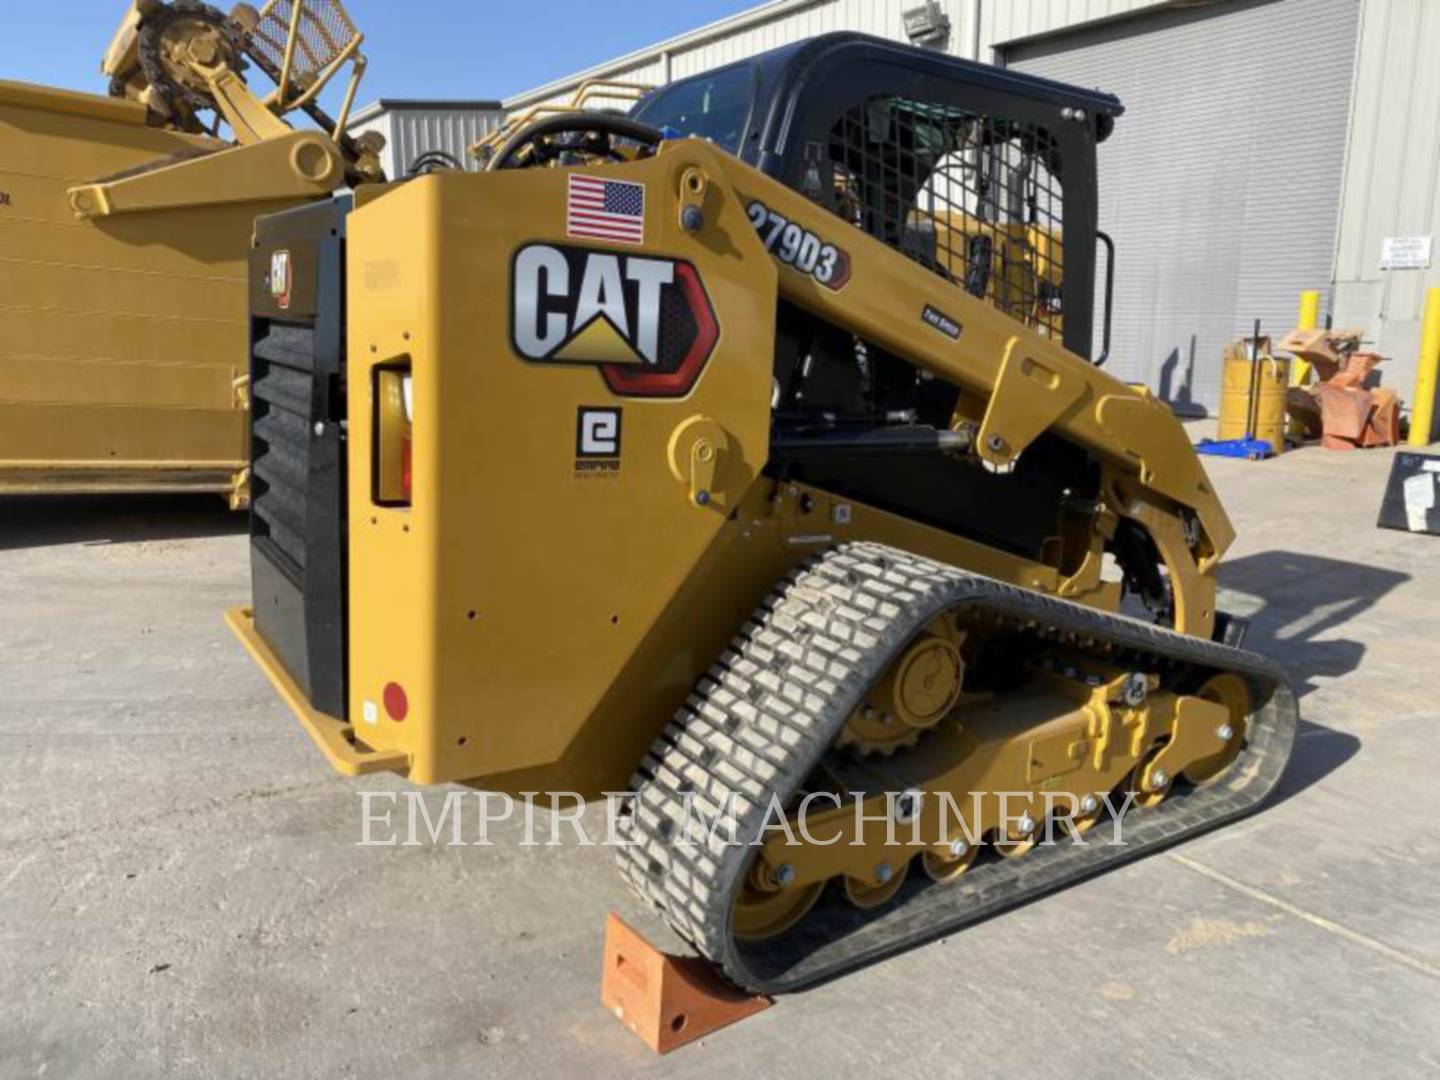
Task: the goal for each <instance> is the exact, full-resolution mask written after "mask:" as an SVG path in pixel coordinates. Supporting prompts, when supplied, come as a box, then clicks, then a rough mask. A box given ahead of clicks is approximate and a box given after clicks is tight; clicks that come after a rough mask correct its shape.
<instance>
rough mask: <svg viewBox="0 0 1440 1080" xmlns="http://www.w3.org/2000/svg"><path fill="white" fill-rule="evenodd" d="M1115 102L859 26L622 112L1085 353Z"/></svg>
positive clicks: (1090, 337) (687, 83) (1092, 350)
mask: <svg viewBox="0 0 1440 1080" xmlns="http://www.w3.org/2000/svg"><path fill="white" fill-rule="evenodd" d="M1122 111H1123V109H1122V107H1121V105H1120V102H1119V100H1118V99H1117V98H1115V97H1113V96H1111V95H1109V94H1103V93H1099V92H1088V91H1084V90H1080V89H1077V88H1075V87H1071V86H1067V85H1064V84H1061V83H1056V82H1052V81H1050V80H1048V79H1040V78H1036V77H1034V76H1029V75H1021V74H1018V73H1015V72H1010V71H1006V70H1004V69H1003V68H996V67H992V66H990V65H988V64H978V63H974V62H971V61H967V60H960V59H957V58H954V57H950V56H945V55H943V54H940V53H934V52H929V51H922V50H917V49H913V48H908V47H906V46H903V45H899V44H896V43H894V42H889V41H884V40H882V39H879V38H874V37H869V36H866V35H862V34H851V33H835V34H826V35H823V36H821V37H817V38H812V39H810V40H808V41H804V42H801V43H798V44H796V45H792V46H789V47H786V48H782V49H777V50H775V51H773V52H769V53H766V54H764V55H762V56H759V57H756V58H754V59H750V60H744V61H741V62H739V63H735V64H731V65H728V66H727V67H723V68H719V69H716V70H714V71H709V72H705V73H704V74H701V75H696V76H693V77H691V78H688V79H684V80H681V81H680V82H676V83H673V84H671V85H669V86H666V87H664V88H662V89H660V90H657V91H656V92H655V93H654V94H652V95H650V96H649V97H647V98H646V99H644V100H643V101H641V102H640V103H639V104H638V105H637V106H636V107H635V109H634V110H633V113H632V115H633V116H634V117H635V118H636V119H638V120H642V121H644V122H645V123H647V124H650V125H652V126H654V127H658V128H662V129H666V128H668V129H670V130H672V131H677V132H680V133H683V134H687V135H694V136H698V137H701V138H705V139H709V140H710V141H712V142H714V143H716V144H717V145H719V146H721V147H723V148H725V149H726V150H729V151H730V152H732V153H734V154H735V155H736V156H738V157H740V158H741V159H742V160H744V161H745V162H747V163H748V164H750V165H753V166H754V167H756V168H758V169H759V170H760V171H762V172H765V173H767V174H769V175H770V176H773V177H774V178H776V179H777V180H779V181H781V182H782V183H784V184H786V185H787V186H788V187H791V188H793V189H795V190H797V191H800V192H802V193H803V194H805V195H806V196H807V197H808V198H810V199H812V200H813V201H815V202H817V203H820V204H821V205H824V206H825V207H827V208H828V209H830V210H831V211H832V212H833V213H835V214H837V215H838V216H840V217H842V218H844V219H845V220H846V221H848V222H850V223H851V224H853V225H856V226H858V227H860V228H862V229H864V230H865V231H866V232H868V233H870V234H871V235H872V236H875V237H877V238H879V239H881V240H883V241H885V242H886V243H887V244H890V245H891V246H892V247H895V248H899V249H900V250H902V251H904V252H905V253H906V254H907V255H909V256H910V257H911V258H913V259H915V260H916V261H918V262H921V263H922V264H924V265H926V266H928V267H930V268H931V269H932V270H934V271H935V272H936V273H938V274H941V275H942V276H945V277H947V278H950V279H952V280H954V281H955V282H956V283H957V284H960V285H961V286H963V287H964V288H965V289H966V290H968V291H969V292H971V293H972V294H973V295H976V296H980V297H983V298H985V299H987V300H989V301H990V302H991V303H992V304H994V305H995V306H996V307H998V308H1000V309H1001V310H1003V311H1005V312H1006V314H1008V315H1010V316H1011V317H1013V318H1015V319H1017V320H1018V321H1020V322H1023V323H1025V324H1026V325H1028V326H1030V327H1031V328H1032V329H1034V330H1037V331H1038V332H1040V333H1042V334H1044V335H1046V336H1048V337H1053V338H1056V339H1059V340H1062V341H1063V343H1064V345H1065V346H1066V348H1068V349H1069V350H1070V351H1071V352H1074V353H1077V354H1078V355H1080V356H1084V357H1087V358H1095V357H1097V356H1099V355H1100V353H1101V352H1103V345H1102V346H1101V348H1100V349H1099V350H1097V349H1096V347H1095V344H1094V337H1095V333H1094V331H1095V308H1096V296H1095V292H1096V290H1095V281H1096V266H1097V262H1098V260H1097V254H1096V244H1097V233H1098V230H1097V225H1096V183H1095V172H1096V164H1095V156H1096V150H1095V148H1096V144H1097V143H1099V142H1101V141H1102V140H1104V139H1105V138H1106V137H1107V136H1108V135H1109V134H1110V132H1111V130H1112V128H1113V127H1114V123H1115V118H1116V117H1117V116H1118V115H1120V113H1121V112H1122Z"/></svg>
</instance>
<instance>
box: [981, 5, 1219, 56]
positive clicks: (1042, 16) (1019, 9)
mask: <svg viewBox="0 0 1440 1080" xmlns="http://www.w3.org/2000/svg"><path fill="white" fill-rule="evenodd" d="M1167 2H1169V0H982V3H981V8H980V40H981V43H982V45H984V46H988V47H989V48H999V47H1000V46H1002V45H1004V44H1005V43H1007V42H1015V41H1018V40H1020V39H1021V38H1030V37H1037V36H1038V35H1040V34H1053V33H1055V32H1056V31H1059V30H1065V29H1068V28H1070V27H1074V26H1079V25H1080V24H1082V23H1087V22H1095V21H1096V20H1099V19H1112V18H1115V17H1116V16H1120V15H1129V14H1133V13H1134V12H1137V11H1142V10H1144V9H1145V8H1149V7H1156V6H1157V5H1160V4H1164V3H1167ZM1221 2H1224V0H1221ZM980 59H982V60H989V59H990V57H989V56H988V55H985V56H981V57H980Z"/></svg>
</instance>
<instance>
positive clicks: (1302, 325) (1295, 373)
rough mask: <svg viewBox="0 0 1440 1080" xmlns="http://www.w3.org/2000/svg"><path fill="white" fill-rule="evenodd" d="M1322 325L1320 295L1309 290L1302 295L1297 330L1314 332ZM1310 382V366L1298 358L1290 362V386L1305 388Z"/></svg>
mask: <svg viewBox="0 0 1440 1080" xmlns="http://www.w3.org/2000/svg"><path fill="white" fill-rule="evenodd" d="M1319 325H1320V293H1319V291H1318V290H1315V289H1309V290H1307V291H1305V292H1302V293H1301V294H1300V317H1299V318H1298V319H1297V320H1296V322H1295V329H1297V330H1314V329H1316V328H1317V327H1319ZM1309 381H1310V365H1309V364H1307V363H1306V362H1305V361H1304V360H1301V359H1300V358H1299V357H1298V356H1296V357H1292V358H1291V360H1290V385H1291V386H1304V385H1305V384H1307V383H1308V382H1309Z"/></svg>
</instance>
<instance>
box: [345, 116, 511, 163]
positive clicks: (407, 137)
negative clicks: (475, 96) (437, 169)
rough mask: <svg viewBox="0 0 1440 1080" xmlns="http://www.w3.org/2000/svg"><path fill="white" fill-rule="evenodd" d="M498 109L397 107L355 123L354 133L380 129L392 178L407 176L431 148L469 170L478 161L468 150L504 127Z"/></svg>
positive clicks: (351, 127) (352, 129) (351, 130)
mask: <svg viewBox="0 0 1440 1080" xmlns="http://www.w3.org/2000/svg"><path fill="white" fill-rule="evenodd" d="M502 115H503V114H502V113H500V112H499V111H498V110H497V111H494V112H491V111H488V110H478V109H393V110H390V111H389V112H384V113H381V114H380V115H379V116H377V117H374V118H372V119H369V120H366V121H365V122H363V123H359V124H352V125H351V126H350V132H351V134H355V135H358V134H360V133H362V132H365V131H379V132H380V133H381V134H382V135H384V136H385V142H386V146H385V154H384V159H383V160H384V162H385V173H386V175H387V176H389V177H391V179H400V178H402V177H403V176H405V174H406V172H407V171H408V170H409V168H410V166H411V164H412V163H413V162H414V161H415V159H416V158H418V157H419V156H420V155H421V154H423V153H425V152H426V151H429V150H440V151H443V152H445V153H447V154H449V155H450V156H451V157H453V158H455V160H456V161H460V162H462V163H464V165H465V167H466V168H467V169H474V168H475V163H474V162H473V161H471V160H470V158H469V156H468V155H467V154H466V153H465V151H466V150H467V149H468V148H469V146H470V145H471V144H472V143H474V142H476V141H477V140H478V139H481V138H483V137H484V136H486V135H488V134H490V132H492V131H494V130H495V129H496V128H497V127H499V126H500V120H501V116H502Z"/></svg>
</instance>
